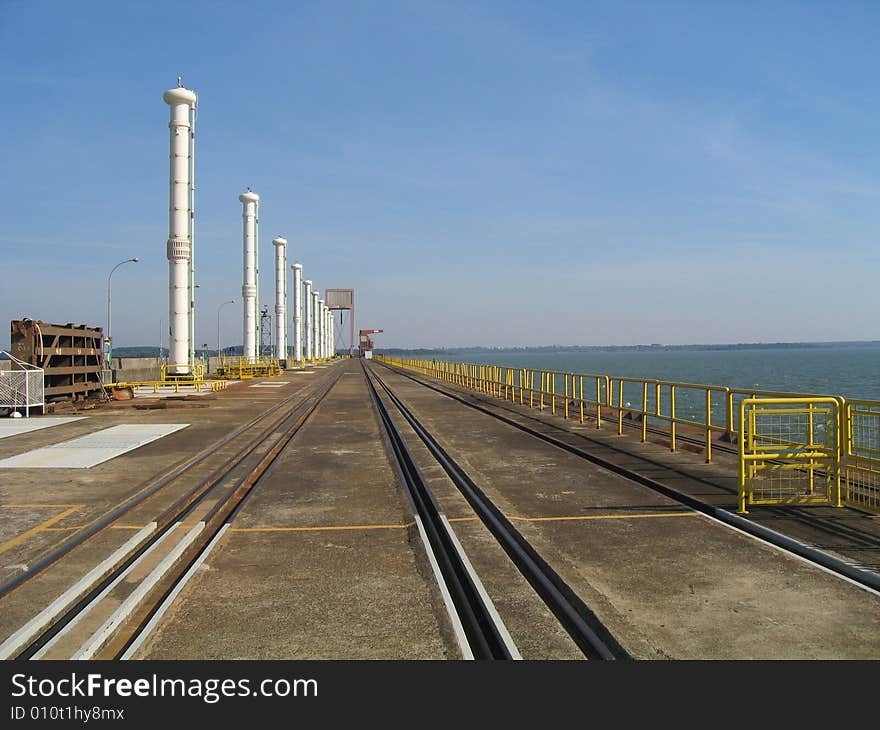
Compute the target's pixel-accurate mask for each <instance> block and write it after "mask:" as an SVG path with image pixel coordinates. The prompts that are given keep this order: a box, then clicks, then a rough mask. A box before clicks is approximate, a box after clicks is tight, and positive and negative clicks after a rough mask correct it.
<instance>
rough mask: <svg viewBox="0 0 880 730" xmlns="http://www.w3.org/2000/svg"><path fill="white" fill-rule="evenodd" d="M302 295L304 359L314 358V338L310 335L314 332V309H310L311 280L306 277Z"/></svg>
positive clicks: (311, 301)
mask: <svg viewBox="0 0 880 730" xmlns="http://www.w3.org/2000/svg"><path fill="white" fill-rule="evenodd" d="M303 296H304V297H305V300H306V301H305V304H304V307H305V313H306V336H305V348H306V360H314V359H315V350H314V344H315V339H314V337H312V335H313V333H314V325H313V323H312V315H313V314H314V310H313V309H312V304H313V297H312V280H311V279H306V280H305V281H304V282H303Z"/></svg>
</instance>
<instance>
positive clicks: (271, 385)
mask: <svg viewBox="0 0 880 730" xmlns="http://www.w3.org/2000/svg"><path fill="white" fill-rule="evenodd" d="M282 385H287V383H257V384H256V385H249V386H248V388H280V387H281V386H282Z"/></svg>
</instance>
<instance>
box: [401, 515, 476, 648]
mask: <svg viewBox="0 0 880 730" xmlns="http://www.w3.org/2000/svg"><path fill="white" fill-rule="evenodd" d="M415 518H416V527H418V529H419V536H420V537H421V538H422V544H423V545H424V546H425V552H426V553H427V554H428V562H430V563H431V570H432V571H433V572H434V579H435V580H436V581H437V585H438V586H439V587H440V595H442V596H443V604H444V605H445V606H446V613H448V614H449V620H450V621H451V622H452V630H453V631H454V632H455V639H456V641H457V642H458V648H459V651H461V658H462V659H473V658H474V653H473V652H472V651H471V647H470V644H469V643H468V640H467V636H466V635H465V633H464V626H462V624H461V618H459V616H458V611H457V610H456V609H455V604H454V603H453V602H452V596H451V595H450V594H449V588H447V587H446V581H445V580H443V574H442V573H441V572H440V566H439V565H438V564H437V558H436V557H435V556H434V551H433V550H432V549H431V543H429V542H428V535H427V534H426V533H425V528H424V526H423V525H422V518H421V517H419V516H418V515H416V516H415Z"/></svg>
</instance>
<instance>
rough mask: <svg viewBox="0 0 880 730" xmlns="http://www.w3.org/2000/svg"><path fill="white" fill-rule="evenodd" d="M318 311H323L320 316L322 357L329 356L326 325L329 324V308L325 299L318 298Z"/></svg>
mask: <svg viewBox="0 0 880 730" xmlns="http://www.w3.org/2000/svg"><path fill="white" fill-rule="evenodd" d="M318 311H319V312H320V313H321V316H320V317H318V342H320V343H321V355H320V357H321V359H324V358H325V357H327V339H326V325H327V310H326V309H325V308H324V300H323V299H319V300H318Z"/></svg>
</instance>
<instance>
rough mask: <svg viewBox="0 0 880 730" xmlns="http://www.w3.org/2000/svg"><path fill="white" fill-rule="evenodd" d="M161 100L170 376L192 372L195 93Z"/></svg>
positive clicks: (172, 92)
mask: <svg viewBox="0 0 880 730" xmlns="http://www.w3.org/2000/svg"><path fill="white" fill-rule="evenodd" d="M162 99H163V100H164V101H165V103H166V104H168V105H169V106H170V107H171V121H170V122H169V124H168V127H169V129H170V130H171V155H170V157H171V164H170V180H169V206H168V242H167V243H166V245H165V253H166V256H167V257H168V325H169V335H168V370H167V372H168V373H169V374H170V375H189V374H190V373H191V372H192V370H191V368H190V365H191V363H190V339H191V337H192V333H191V332H190V306H191V304H190V302H191V297H190V262H191V260H192V239H191V237H190V224H191V218H192V209H191V196H190V193H191V185H192V180H191V179H190V160H191V158H192V134H191V130H192V111H193V108H194V107H195V104H196V95H195V92H193V91H191V90H190V89H185V88H183V87H182V86H179V87H177V88H176V89H169V90H168V91H166V92H165V93H164V94H163V96H162Z"/></svg>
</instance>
